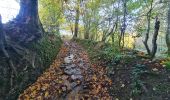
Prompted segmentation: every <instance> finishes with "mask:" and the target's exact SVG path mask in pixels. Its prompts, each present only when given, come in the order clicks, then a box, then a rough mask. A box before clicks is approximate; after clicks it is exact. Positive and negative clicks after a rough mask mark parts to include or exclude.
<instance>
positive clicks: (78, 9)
mask: <svg viewBox="0 0 170 100" xmlns="http://www.w3.org/2000/svg"><path fill="white" fill-rule="evenodd" d="M77 2H78V4H77V8H76V20H75V29H74V36H73V38H77V36H78V31H79V28H78V24H79V17H80V1H79V0H77Z"/></svg>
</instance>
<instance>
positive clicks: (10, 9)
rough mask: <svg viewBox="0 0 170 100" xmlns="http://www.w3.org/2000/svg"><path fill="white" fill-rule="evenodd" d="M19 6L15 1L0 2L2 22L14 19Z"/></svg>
mask: <svg viewBox="0 0 170 100" xmlns="http://www.w3.org/2000/svg"><path fill="white" fill-rule="evenodd" d="M19 8H20V7H19V4H18V3H17V2H16V1H15V0H0V14H1V15H2V22H3V23H6V22H8V21H9V20H11V19H13V18H15V16H16V15H17V14H18V11H19Z"/></svg>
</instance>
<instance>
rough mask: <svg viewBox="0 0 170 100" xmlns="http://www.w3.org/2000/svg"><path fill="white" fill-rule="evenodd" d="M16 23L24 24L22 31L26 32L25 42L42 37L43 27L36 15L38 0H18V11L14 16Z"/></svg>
mask: <svg viewBox="0 0 170 100" xmlns="http://www.w3.org/2000/svg"><path fill="white" fill-rule="evenodd" d="M16 21H17V22H18V23H22V24H24V25H25V27H24V28H22V29H21V30H24V32H22V33H26V34H28V37H27V38H25V40H24V41H25V42H26V43H29V42H32V41H34V40H38V39H40V38H41V37H42V35H43V33H44V29H43V27H42V24H41V22H40V19H39V15H38V0H20V11H19V14H18V16H17V17H16Z"/></svg>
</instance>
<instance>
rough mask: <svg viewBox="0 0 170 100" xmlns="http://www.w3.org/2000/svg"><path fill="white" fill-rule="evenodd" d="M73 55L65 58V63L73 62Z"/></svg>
mask: <svg viewBox="0 0 170 100" xmlns="http://www.w3.org/2000/svg"><path fill="white" fill-rule="evenodd" d="M73 58H74V55H73V54H71V55H70V56H67V57H65V58H64V62H65V63H71V62H72V61H73Z"/></svg>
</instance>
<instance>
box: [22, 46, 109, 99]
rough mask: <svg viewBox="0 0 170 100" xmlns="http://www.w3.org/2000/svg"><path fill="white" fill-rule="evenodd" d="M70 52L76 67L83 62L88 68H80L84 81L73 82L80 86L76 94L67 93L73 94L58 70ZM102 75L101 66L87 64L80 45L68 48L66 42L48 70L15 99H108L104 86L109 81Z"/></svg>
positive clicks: (104, 72)
mask: <svg viewBox="0 0 170 100" xmlns="http://www.w3.org/2000/svg"><path fill="white" fill-rule="evenodd" d="M70 49H71V50H73V53H76V54H75V55H76V56H75V58H74V61H73V62H74V64H76V65H77V66H78V67H80V66H79V64H80V62H81V60H83V62H84V63H85V65H83V66H84V67H87V66H89V67H87V69H86V68H85V69H83V68H81V71H82V76H83V77H84V79H83V80H76V81H75V83H76V84H77V85H79V86H80V89H79V90H78V92H76V94H74V93H73V94H69V91H74V90H72V89H73V88H72V86H71V84H70V77H71V76H69V75H66V74H65V73H64V71H63V70H62V69H61V68H60V66H61V65H62V64H63V63H64V57H66V56H67V55H68V52H69V51H70ZM105 74H106V70H105V68H104V67H101V66H98V65H91V64H90V62H89V59H88V55H87V53H86V52H85V51H83V49H82V48H81V47H80V46H78V45H77V44H75V43H71V44H69V45H68V43H67V46H65V44H63V46H62V47H61V50H60V52H59V54H58V56H57V58H56V60H55V61H54V62H53V64H52V65H51V66H50V68H49V69H47V70H46V71H45V72H44V73H43V74H42V75H41V76H40V77H39V78H38V79H37V81H36V82H35V83H34V84H32V85H31V86H29V87H28V88H27V89H26V90H25V91H24V93H23V94H21V95H20V96H19V100H59V98H61V96H62V95H63V94H64V93H65V94H66V95H69V96H68V99H69V100H73V99H71V98H73V97H74V100H94V99H97V100H111V99H112V98H111V97H110V96H109V93H108V90H107V87H109V86H110V85H111V83H112V82H111V80H110V79H109V78H108V77H107V76H106V75H105ZM69 97H70V98H69Z"/></svg>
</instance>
